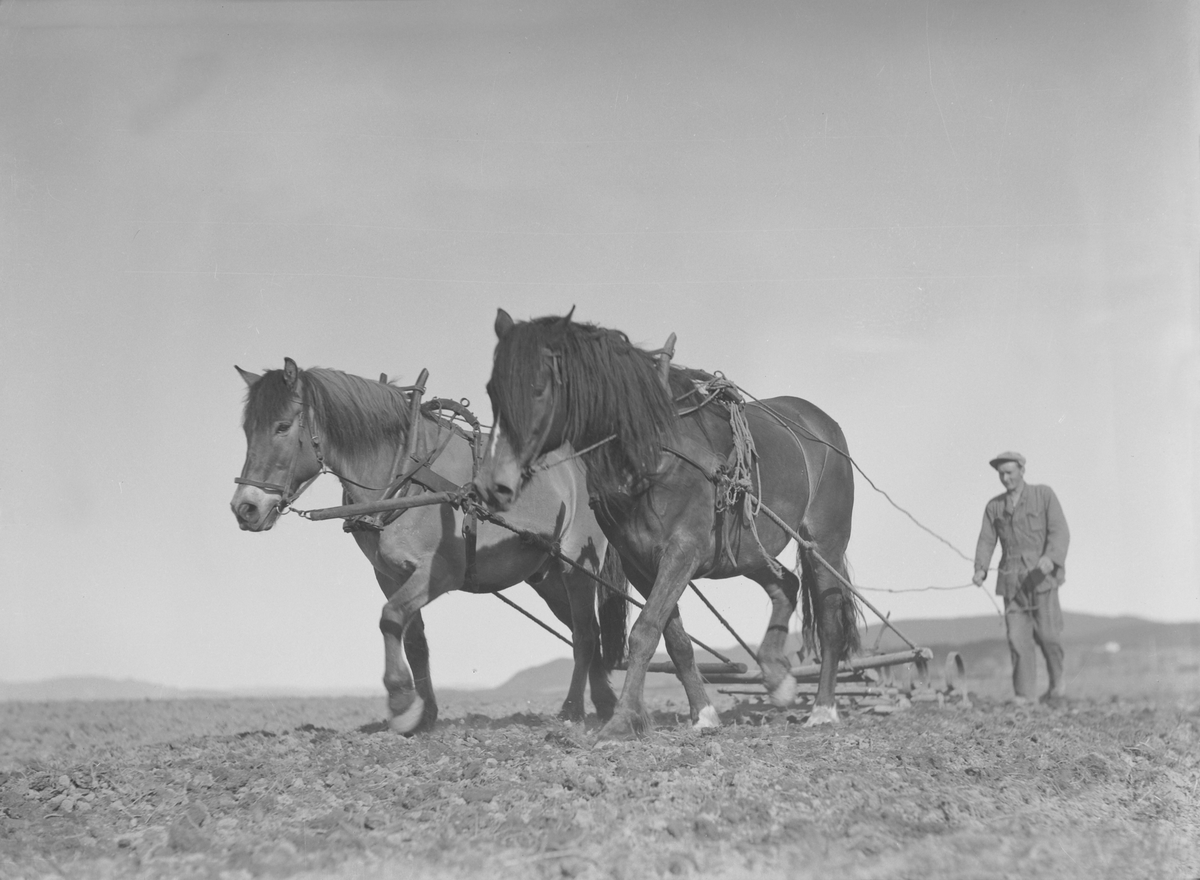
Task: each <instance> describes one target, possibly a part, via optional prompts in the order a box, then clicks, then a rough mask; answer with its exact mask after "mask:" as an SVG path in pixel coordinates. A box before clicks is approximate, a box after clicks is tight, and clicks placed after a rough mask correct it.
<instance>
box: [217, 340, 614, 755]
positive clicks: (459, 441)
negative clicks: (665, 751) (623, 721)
mask: <svg viewBox="0 0 1200 880" xmlns="http://www.w3.org/2000/svg"><path fill="white" fill-rule="evenodd" d="M237 369H238V372H239V373H241V375H242V378H243V379H245V381H246V384H247V385H248V386H249V391H248V393H247V396H246V405H245V411H244V413H243V428H244V430H245V432H246V446H247V448H246V462H245V465H244V467H243V469H242V476H241V477H239V478H238V480H237V482H238V487H237V490H236V491H235V492H234V494H233V500H232V501H231V503H230V506H231V507H232V508H233V513H234V515H235V516H236V517H237V520H238V524H239V525H240V526H241V528H242V529H243V530H246V531H253V532H260V531H266V530H268V529H270V528H271V527H272V526H273V525H274V524H275V522H276V520H277V519H278V517H279V515H280V513H281V511H282V510H283V509H286V507H287V505H290V504H291V503H292V502H293V501H294V500H295V499H296V498H297V497H298V496H299V495H300V494H301V493H302V492H303V491H304V490H305V489H306V488H307V487H308V485H309V484H310V483H311V482H312V481H313V480H315V479H316V478H317V476H319V475H320V474H321V473H322V472H323V471H328V472H332V473H334V474H335V475H337V476H338V478H339V479H340V480H341V481H342V487H343V491H344V494H345V496H346V500H347V501H348V502H350V503H358V502H365V501H374V500H378V499H379V498H381V497H382V496H383V494H384V490H385V489H386V488H387V487H388V486H389V485H390V484H392V483H393V478H394V477H395V476H396V474H394V473H392V470H393V469H394V468H397V463H399V467H398V468H397V469H398V470H399V471H400V472H402V473H407V472H408V471H410V470H413V469H414V468H415V467H416V466H417V465H418V463H419V462H418V461H412V460H410V461H408V462H401V461H400V458H401V455H402V453H401V452H400V449H399V447H401V446H402V445H403V444H404V443H405V438H406V436H407V433H408V430H409V425H410V419H411V406H410V399H409V396H408V394H407V393H406V392H405V391H404V390H402V389H400V388H397V387H395V386H394V385H391V384H387V383H385V382H376V381H372V380H368V379H363V378H360V377H358V376H353V375H350V374H348V373H343V372H341V371H339V370H330V369H322V368H313V369H308V370H301V369H300V368H299V367H297V366H296V363H295V362H294V361H293V360H292V359H291V358H287V359H285V361H284V368H283V369H282V370H269V371H267V372H266V373H264V374H263V375H261V376H258V375H255V374H253V373H248V372H246V371H245V370H242V369H241V368H240V367H239V368H237ZM416 426H417V427H416V430H418V431H420V436H419V438H418V442H417V443H416V444H415V449H416V450H418V451H420V452H421V455H415V454H414V455H413V459H419V460H420V461H424V462H426V464H427V467H428V469H429V470H432V471H434V472H435V474H436V475H438V476H440V477H442V478H444V479H445V480H448V481H449V483H450V484H453V485H454V486H461V485H464V484H466V483H469V482H470V481H471V479H472V476H473V470H474V451H473V446H472V443H471V440H470V439H469V438H468V436H467V435H466V434H465V433H464V432H463V431H462V430H461V429H460V428H458V427H457V426H456V425H454V424H453V423H452V422H451V421H449V420H447V419H444V418H440V417H438V416H437V415H436V414H435V413H431V412H424V411H423V412H422V413H421V415H420V418H419V419H418V420H417V422H416ZM566 454H567V453H564V452H563V451H561V450H560V451H558V452H555V453H552V455H555V456H565V455H566ZM505 519H506V521H507V522H509V523H510V524H511V525H512V526H513V527H515V528H517V529H521V530H526V531H528V532H531V533H533V534H534V535H537V536H538V537H539V538H540V539H543V540H545V541H548V542H550V543H551V544H555V545H557V546H559V548H560V550H561V552H562V554H563V555H564V556H565V557H566V558H568V559H571V560H573V561H574V562H575V563H577V564H578V565H581V566H584V567H585V568H586V569H587V570H588V571H591V572H593V573H595V574H597V575H599V576H600V577H601V578H603V579H604V580H606V581H607V582H608V583H612V584H614V585H616V586H618V587H619V588H620V589H621V590H624V589H625V585H626V582H625V578H624V575H623V574H621V572H620V560H619V557H618V555H617V554H616V553H607V550H608V541H607V540H606V539H605V537H604V534H603V532H601V530H600V527H599V525H597V523H596V520H595V518H594V517H593V515H592V512H591V509H590V508H589V507H588V494H587V488H586V485H585V478H584V474H583V472H582V469H581V468H580V467H579V465H578V462H577V461H564V462H563V464H562V466H561V467H555V468H551V469H549V470H547V471H545V472H544V473H543V474H541V475H539V476H538V477H536V478H535V479H534V480H532V481H531V482H530V484H529V485H528V487H527V488H526V491H525V493H524V494H523V495H522V498H521V500H520V502H519V503H518V504H516V505H514V506H513V507H512V508H511V509H510V510H509V511H508V513H507V514H506V515H505ZM385 522H386V525H384V526H383V527H382V529H381V530H379V529H370V530H359V531H355V532H354V538H355V540H356V541H357V542H358V545H359V548H360V549H361V550H362V552H363V554H364V555H365V556H366V557H367V558H368V559H369V560H371V564H372V565H373V566H374V567H375V577H376V580H377V581H378V582H379V586H380V588H381V589H382V590H383V593H384V595H385V596H386V597H387V602H386V604H385V605H384V606H383V613H382V615H381V619H380V622H379V627H380V629H381V630H382V632H383V642H384V674H383V682H384V685H385V686H386V688H387V691H388V714H389V724H390V725H391V727H392V729H393V730H396V731H398V732H401V733H406V734H407V733H412V732H415V731H417V730H418V729H426V728H428V727H430V726H431V725H432V724H433V722H434V720H435V719H436V718H437V703H436V700H435V698H434V694H433V686H432V683H431V681H430V677H429V653H428V646H427V645H426V642H425V636H424V623H423V621H422V619H421V613H420V612H421V609H422V608H423V607H424V606H425V605H427V604H428V603H429V602H432V601H433V600H434V599H436V598H437V597H438V596H440V595H442V594H443V593H448V592H450V591H452V590H462V589H466V590H468V591H470V592H475V593H493V592H498V591H500V590H503V589H505V588H506V587H510V586H513V585H514V584H517V583H520V582H521V581H525V582H526V583H528V584H529V585H530V586H532V587H533V588H534V590H536V591H537V592H538V594H539V595H540V596H541V597H542V598H543V599H544V600H545V602H546V604H547V605H548V606H549V607H550V610H551V611H552V612H553V613H554V615H555V616H556V617H557V618H558V619H559V620H561V621H562V622H563V623H565V624H566V625H568V626H570V628H571V632H572V635H573V643H574V659H575V668H574V672H573V674H572V676H571V685H570V690H569V692H568V694H567V698H566V700H565V702H564V703H563V706H562V711H561V713H560V715H561V716H562V717H564V718H568V719H573V720H581V719H582V718H583V717H584V685H585V681H588V680H590V683H591V689H592V702H593V704H594V705H595V707H596V711H597V713H598V715H599V716H600V718H602V719H607V718H609V717H611V715H612V711H613V707H614V705H615V704H616V696H615V694H614V693H613V690H612V687H611V686H610V684H609V680H608V671H609V669H611V668H612V666H613V665H614V664H615V663H616V662H619V661H620V660H621V659H622V657H623V653H624V639H625V600H624V597H623V596H620V595H613V594H610V591H608V590H603V593H604V594H605V595H604V596H602V597H601V602H600V606H599V607H600V619H599V620H597V614H596V583H595V581H594V580H593V579H592V578H590V577H588V575H587V574H585V573H584V572H581V571H578V570H577V569H575V568H573V567H571V566H569V565H567V564H566V563H563V562H562V561H561V560H558V559H555V558H554V557H552V556H550V555H548V553H547V552H546V551H545V550H543V549H540V547H539V546H538V545H535V544H533V543H531V542H529V541H527V540H522V538H521V536H519V535H518V534H515V533H514V532H512V531H509V530H507V529H504V528H503V527H501V526H498V525H493V524H491V523H488V522H480V523H479V524H478V537H477V549H476V554H475V566H474V572H473V576H472V577H471V578H470V579H469V580H470V582H469V583H466V582H464V578H466V575H467V562H468V560H467V545H466V539H465V538H464V535H463V525H464V514H463V512H462V511H461V510H458V509H456V508H455V507H452V506H451V505H449V504H435V505H428V506H422V507H414V508H411V509H408V510H406V511H404V512H403V513H402V514H400V515H399V516H398V517H396V518H394V519H392V520H391V521H390V522H387V521H386V520H385ZM540 546H542V547H544V546H547V545H545V544H543V545H540ZM606 557H607V563H606ZM402 643H403V648H402V647H401V645H402ZM406 653H407V655H408V657H407V659H406V657H405V654H406ZM409 661H411V662H412V668H411V669H410V668H409V665H408V663H409Z"/></svg>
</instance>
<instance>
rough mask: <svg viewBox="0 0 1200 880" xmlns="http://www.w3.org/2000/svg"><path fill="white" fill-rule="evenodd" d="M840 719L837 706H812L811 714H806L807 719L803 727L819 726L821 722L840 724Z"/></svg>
mask: <svg viewBox="0 0 1200 880" xmlns="http://www.w3.org/2000/svg"><path fill="white" fill-rule="evenodd" d="M841 723H842V719H841V718H840V717H839V716H838V710H837V706H814V707H813V710H812V714H811V715H809V716H808V721H807V722H806V723H805V725H804V726H805V727H820V726H821V725H822V724H841Z"/></svg>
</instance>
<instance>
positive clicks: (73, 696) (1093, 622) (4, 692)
mask: <svg viewBox="0 0 1200 880" xmlns="http://www.w3.org/2000/svg"><path fill="white" fill-rule="evenodd" d="M1063 618H1064V626H1063V640H1064V642H1065V643H1066V644H1067V646H1068V647H1069V648H1070V647H1074V648H1076V649H1080V648H1097V649H1101V648H1103V646H1105V645H1106V644H1108V643H1116V644H1117V645H1119V646H1120V647H1121V649H1122V651H1127V650H1130V649H1133V650H1146V649H1156V650H1161V649H1164V648H1176V647H1179V648H1195V649H1200V622H1192V623H1156V622H1155V621H1151V620H1144V619H1142V618H1139V617H1100V616H1097V615H1094V614H1078V613H1075V612H1065V613H1064V614H1063ZM895 625H896V628H897V629H899V630H900V631H901V632H902V633H904V635H905V636H906V637H907V638H908V639H909V640H911V641H912V642H913V643H914V644H916V645H918V646H919V647H924V648H930V649H931V650H932V651H933V652H934V662H935V663H941V662H942V661H943V659H944V657H945V655H946V653H947V652H948V651H958V652H960V653H961V654H962V655H963V657H964V659H966V661H967V667H968V669H981V668H990V667H993V666H997V665H1003V664H1004V663H1005V662H1007V654H1008V647H1007V645H1006V643H1005V635H1004V623H1003V621H1002V620H1000V618H999V617H998V616H997V615H995V614H993V615H990V616H981V617H960V618H947V619H920V620H900V621H896V622H895ZM879 630H880V625H879V624H873V625H872V626H869V627H867V628H866V630H865V631H864V633H863V640H862V642H863V647H864V648H865V649H867V650H870V649H872V648H874V647H875V645H876V640H877V639H878V638H879ZM744 635H749V634H744ZM755 635H757V634H755ZM752 644H753V643H752ZM878 644H879V650H880V651H883V652H888V651H896V650H901V649H903V648H904V643H903V642H902V641H901V640H900V639H899V637H898V636H896V634H895V633H893V632H891V631H887V632H885V633H884V635H883V638H882V639H879V642H878ZM798 648H799V636H798V635H797V634H796V633H793V634H792V635H791V636H790V637H789V645H788V651H789V653H794V652H795V651H796V650H797V649H798ZM696 653H697V658H698V659H699V660H701V661H702V662H703V661H707V660H711V659H712V658H711V657H709V656H708V655H707V654H706V653H705V652H703V651H699V650H697V652H696ZM721 653H723V654H725V655H726V656H727V657H729V658H730V659H731V660H734V661H737V662H743V663H746V664H747V665H748V666H749V668H750V669H754V668H755V663H754V660H753V658H750V657H749V656H748V655H747V654H746V652H745V651H744V650H743V649H742V648H740V647H733V648H722V649H721ZM656 659H658V660H666V659H667V657H666V655H665V654H660V655H659V656H658V657H657V658H656ZM572 666H573V664H572V662H571V660H569V659H566V658H562V659H558V660H551V661H550V662H548V663H543V664H541V665H539V666H534V667H530V668H529V669H523V670H521V671H520V672H518V673H517V674H516V675H514V676H513V677H512V678H510V679H509V680H508V681H506V682H504V684H502V685H500V686H499V687H495V688H490V689H489V688H484V689H476V690H468V689H466V688H438V694H439V696H440V697H442V698H452V695H453V694H455V693H460V694H472V695H474V696H486V697H487V698H488V699H497V700H504V701H523V700H532V699H540V698H545V697H551V698H559V697H560V696H562V695H565V693H566V690H567V683H568V681H569V680H570V677H571V669H572ZM621 678H622V674H621V673H616V674H615V675H614V677H613V686H614V687H615V688H617V689H618V691H619V689H620V685H621ZM646 688H647V691H648V692H651V691H659V692H662V691H674V690H679V694H680V696H682V690H681V689H679V685H678V682H677V681H676V679H675V677H674V676H671V675H651V676H650V677H649V678H648V679H647V681H646ZM378 694H379V691H378V689H375V688H371V689H366V688H362V689H342V690H334V689H327V690H322V691H320V692H318V691H313V690H311V689H304V688H255V689H242V690H237V691H215V690H187V689H183V688H175V687H170V686H168V685H161V684H153V683H150V682H145V681H137V680H134V679H121V680H115V679H110V678H100V677H95V676H90V677H86V676H80V677H72V678H54V679H48V680H46V681H31V682H3V681H0V702H7V701H14V700H22V701H34V702H42V701H54V700H183V699H201V698H209V699H219V698H231V697H312V696H378Z"/></svg>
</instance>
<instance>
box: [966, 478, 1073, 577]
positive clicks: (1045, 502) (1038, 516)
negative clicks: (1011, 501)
mask: <svg viewBox="0 0 1200 880" xmlns="http://www.w3.org/2000/svg"><path fill="white" fill-rule="evenodd" d="M1006 498H1007V493H1004V494H1001V495H997V496H996V497H995V498H993V499H992V500H991V501H989V502H988V503H987V507H986V508H984V511H983V526H982V527H981V528H980V530H979V542H978V543H977V544H976V545H975V570H976V571H987V567H988V564H989V563H990V562H991V560H992V552H993V551H994V550H995V549H996V541H997V540H999V541H1000V568H999V570H998V572H997V577H996V595H997V596H1004V597H1005V598H1006V599H1011V598H1012V597H1013V596H1015V595H1016V594H1017V593H1018V591H1019V590H1020V589H1021V588H1022V587H1023V586H1024V587H1032V588H1033V589H1034V590H1035V591H1036V592H1042V591H1044V590H1049V589H1052V588H1053V587H1056V586H1059V585H1061V584H1062V583H1063V581H1065V580H1066V568H1065V566H1066V562H1067V545H1068V544H1070V542H1071V533H1070V532H1069V531H1068V530H1067V520H1066V517H1064V516H1063V511H1062V506H1061V505H1060V504H1059V503H1058V498H1057V497H1056V496H1055V494H1054V490H1053V489H1051V488H1050V487H1049V486H1033V485H1030V484H1029V483H1026V484H1025V488H1024V489H1022V490H1021V497H1020V499H1019V500H1018V501H1017V506H1016V507H1015V508H1014V509H1013V510H1012V511H1011V512H1009V511H1006V510H1005V499H1006ZM1043 556H1048V557H1049V558H1050V561H1051V562H1053V563H1054V570H1053V572H1052V573H1051V574H1050V575H1049V576H1045V575H1043V574H1042V573H1041V571H1040V570H1039V569H1038V567H1037V563H1038V560H1039V559H1041V558H1042V557H1043Z"/></svg>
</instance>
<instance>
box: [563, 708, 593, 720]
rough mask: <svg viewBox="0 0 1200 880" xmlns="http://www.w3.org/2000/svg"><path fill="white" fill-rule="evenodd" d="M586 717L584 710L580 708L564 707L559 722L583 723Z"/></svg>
mask: <svg viewBox="0 0 1200 880" xmlns="http://www.w3.org/2000/svg"><path fill="white" fill-rule="evenodd" d="M586 717H587V716H586V714H585V713H584V711H583V709H582V708H581V707H579V706H563V707H562V709H560V710H559V713H558V720H559V721H568V722H571V721H582V720H583V719H584V718H586Z"/></svg>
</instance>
